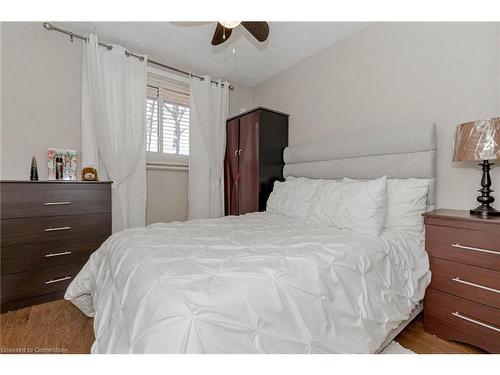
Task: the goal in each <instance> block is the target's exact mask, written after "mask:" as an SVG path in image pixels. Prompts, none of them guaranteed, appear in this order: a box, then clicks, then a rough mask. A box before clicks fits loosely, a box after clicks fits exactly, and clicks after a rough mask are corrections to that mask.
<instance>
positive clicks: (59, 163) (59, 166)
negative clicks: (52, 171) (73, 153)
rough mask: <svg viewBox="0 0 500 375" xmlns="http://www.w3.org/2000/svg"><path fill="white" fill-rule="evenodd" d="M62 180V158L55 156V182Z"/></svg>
mask: <svg viewBox="0 0 500 375" xmlns="http://www.w3.org/2000/svg"><path fill="white" fill-rule="evenodd" d="M62 179H63V158H62V156H60V155H57V156H56V180H62Z"/></svg>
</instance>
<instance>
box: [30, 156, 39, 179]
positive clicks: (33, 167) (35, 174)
mask: <svg viewBox="0 0 500 375" xmlns="http://www.w3.org/2000/svg"><path fill="white" fill-rule="evenodd" d="M30 180H31V181H38V168H37V165H36V158H35V157H34V156H33V159H31V172H30Z"/></svg>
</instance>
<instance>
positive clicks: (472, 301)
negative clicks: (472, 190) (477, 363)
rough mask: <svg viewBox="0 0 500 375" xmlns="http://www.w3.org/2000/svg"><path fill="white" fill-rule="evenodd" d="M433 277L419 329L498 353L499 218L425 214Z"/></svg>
mask: <svg viewBox="0 0 500 375" xmlns="http://www.w3.org/2000/svg"><path fill="white" fill-rule="evenodd" d="M424 217H425V248H426V250H427V253H428V254H429V262H430V268H431V272H432V280H431V284H430V285H429V287H428V289H427V291H426V293H425V301H424V329H425V330H426V331H427V332H429V333H432V334H434V335H436V336H439V337H441V338H443V339H446V340H451V341H459V342H464V343H467V344H471V345H474V346H477V347H479V348H482V349H484V350H486V351H488V352H491V353H500V217H491V218H484V219H483V218H481V217H480V216H476V215H470V214H469V212H468V211H458V210H436V211H433V212H428V213H426V214H424Z"/></svg>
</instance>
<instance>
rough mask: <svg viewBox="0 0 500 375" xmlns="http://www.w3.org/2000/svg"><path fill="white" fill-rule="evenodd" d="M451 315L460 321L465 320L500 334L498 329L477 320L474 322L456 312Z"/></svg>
mask: <svg viewBox="0 0 500 375" xmlns="http://www.w3.org/2000/svg"><path fill="white" fill-rule="evenodd" d="M451 315H453V316H456V317H457V318H460V319H463V320H467V321H468V322H471V323H474V324H477V325H480V326H482V327H486V328H489V329H491V330H493V331H497V332H500V328H497V327H495V326H492V325H490V324H486V323H483V322H480V321H479V320H475V319H472V318H469V317H468V316H465V315H462V314H460V313H459V312H458V311H455V312H452V313H451Z"/></svg>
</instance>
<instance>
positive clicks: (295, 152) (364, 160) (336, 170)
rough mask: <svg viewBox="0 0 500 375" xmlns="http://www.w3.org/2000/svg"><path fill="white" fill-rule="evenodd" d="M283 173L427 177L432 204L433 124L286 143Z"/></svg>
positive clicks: (285, 175) (350, 176) (370, 176)
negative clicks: (334, 138) (384, 131)
mask: <svg viewBox="0 0 500 375" xmlns="http://www.w3.org/2000/svg"><path fill="white" fill-rule="evenodd" d="M284 159H285V168H284V169H283V176H284V177H285V178H286V177H288V176H294V177H308V178H325V179H327V178H328V179H340V178H343V177H349V178H358V179H360V178H377V177H381V176H384V175H387V177H388V178H411V177H414V178H430V179H432V184H431V189H429V197H428V200H427V202H428V205H429V206H432V205H434V204H435V178H436V129H435V126H434V125H431V126H426V127H421V128H413V129H409V130H397V131H391V132H387V133H383V132H382V133H380V132H379V133H373V134H370V133H369V132H367V133H364V134H362V135H359V136H353V137H349V138H343V139H336V140H334V141H330V142H323V143H315V144H304V145H295V146H289V147H287V148H286V149H285V151H284Z"/></svg>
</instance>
